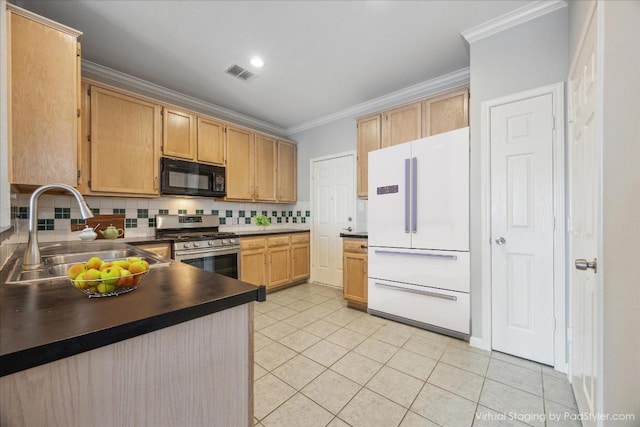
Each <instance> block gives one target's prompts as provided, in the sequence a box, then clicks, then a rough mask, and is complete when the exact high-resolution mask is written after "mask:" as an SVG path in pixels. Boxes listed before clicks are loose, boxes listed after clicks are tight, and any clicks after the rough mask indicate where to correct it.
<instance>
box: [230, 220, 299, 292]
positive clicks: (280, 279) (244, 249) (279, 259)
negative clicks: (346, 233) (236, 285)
mask: <svg viewBox="0 0 640 427" xmlns="http://www.w3.org/2000/svg"><path fill="white" fill-rule="evenodd" d="M309 254H310V243H309V233H308V232H305V233H290V234H276V235H268V236H267V237H264V236H259V237H243V238H241V239H240V280H242V281H244V282H248V283H251V284H254V285H265V286H266V288H267V291H272V290H274V289H278V288H280V287H285V286H289V285H293V284H297V283H302V282H305V281H306V280H307V279H308V278H309V273H310V257H309Z"/></svg>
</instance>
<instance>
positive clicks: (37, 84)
mask: <svg viewBox="0 0 640 427" xmlns="http://www.w3.org/2000/svg"><path fill="white" fill-rule="evenodd" d="M81 34H82V33H80V32H78V31H75V30H73V29H71V28H68V27H65V26H64V25H60V24H58V23H56V22H53V21H50V20H48V19H46V18H43V17H41V16H38V15H35V14H33V13H31V12H28V11H26V10H24V9H21V8H19V7H16V6H13V5H11V4H7V38H8V40H7V45H8V49H7V53H8V57H7V67H8V74H7V84H8V87H9V100H8V108H9V111H8V118H9V128H8V141H9V158H10V161H9V182H10V183H12V184H19V185H27V186H39V185H43V184H51V183H54V182H60V183H64V184H68V185H71V186H74V187H75V186H76V184H77V173H78V171H77V165H78V131H79V116H80V103H79V94H80V68H79V64H80V45H79V43H78V37H79V36H80V35H81ZM3 72H4V71H3Z"/></svg>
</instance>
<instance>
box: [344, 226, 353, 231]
mask: <svg viewBox="0 0 640 427" xmlns="http://www.w3.org/2000/svg"><path fill="white" fill-rule="evenodd" d="M343 230H347V231H353V228H352V227H351V226H348V227H347V228H343Z"/></svg>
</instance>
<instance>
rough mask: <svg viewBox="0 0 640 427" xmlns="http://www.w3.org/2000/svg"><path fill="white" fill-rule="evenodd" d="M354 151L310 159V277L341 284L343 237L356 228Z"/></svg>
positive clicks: (336, 284)
mask: <svg viewBox="0 0 640 427" xmlns="http://www.w3.org/2000/svg"><path fill="white" fill-rule="evenodd" d="M354 162H355V154H346V155H339V156H338V157H332V158H322V159H313V160H312V161H311V165H312V175H311V190H312V198H313V200H312V203H313V205H312V219H313V221H312V228H311V241H312V247H311V252H312V253H311V259H312V261H311V280H312V281H314V282H319V283H324V284H327V285H332V286H336V287H339V286H342V238H340V233H341V232H343V231H344V230H346V229H349V228H351V229H354V228H355V197H356V194H355V185H354V181H355V175H354Z"/></svg>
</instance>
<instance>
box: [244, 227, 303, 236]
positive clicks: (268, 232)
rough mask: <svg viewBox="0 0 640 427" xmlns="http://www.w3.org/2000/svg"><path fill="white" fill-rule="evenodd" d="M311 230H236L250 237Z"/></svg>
mask: <svg viewBox="0 0 640 427" xmlns="http://www.w3.org/2000/svg"><path fill="white" fill-rule="evenodd" d="M309 231H310V230H304V229H300V228H275V229H272V230H269V229H268V228H267V229H266V230H251V231H249V230H247V231H234V233H236V234H237V235H238V236H240V237H250V236H268V235H276V234H294V233H308V232H309Z"/></svg>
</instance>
